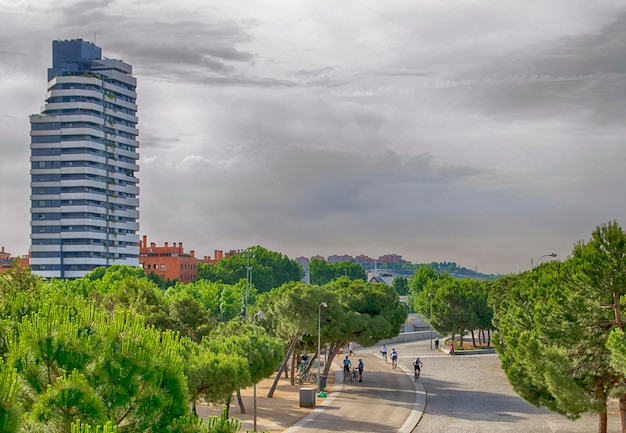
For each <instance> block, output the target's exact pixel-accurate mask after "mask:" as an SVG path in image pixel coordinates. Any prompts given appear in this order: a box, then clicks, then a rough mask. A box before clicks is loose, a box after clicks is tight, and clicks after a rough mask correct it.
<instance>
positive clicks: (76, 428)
mask: <svg viewBox="0 0 626 433" xmlns="http://www.w3.org/2000/svg"><path fill="white" fill-rule="evenodd" d="M70 433H117V427H116V426H114V425H113V423H112V422H111V421H109V422H107V423H106V424H104V425H96V426H91V425H89V424H85V423H83V422H82V421H81V420H77V421H76V422H75V423H73V424H72V430H71V432H70Z"/></svg>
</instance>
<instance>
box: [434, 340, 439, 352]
mask: <svg viewBox="0 0 626 433" xmlns="http://www.w3.org/2000/svg"><path fill="white" fill-rule="evenodd" d="M435 350H439V337H435Z"/></svg>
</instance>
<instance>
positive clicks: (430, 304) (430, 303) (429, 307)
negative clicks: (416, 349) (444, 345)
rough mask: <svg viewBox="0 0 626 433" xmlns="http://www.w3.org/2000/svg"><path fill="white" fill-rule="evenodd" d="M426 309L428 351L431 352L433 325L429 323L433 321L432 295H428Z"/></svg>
mask: <svg viewBox="0 0 626 433" xmlns="http://www.w3.org/2000/svg"><path fill="white" fill-rule="evenodd" d="M428 309H429V310H430V313H429V315H428V328H429V329H430V350H433V325H432V323H431V321H432V320H433V294H432V293H428Z"/></svg>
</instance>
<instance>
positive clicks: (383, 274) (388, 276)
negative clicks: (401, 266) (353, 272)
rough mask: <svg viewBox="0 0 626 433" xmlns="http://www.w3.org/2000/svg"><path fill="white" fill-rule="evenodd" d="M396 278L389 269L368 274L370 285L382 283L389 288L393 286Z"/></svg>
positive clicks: (375, 270)
mask: <svg viewBox="0 0 626 433" xmlns="http://www.w3.org/2000/svg"><path fill="white" fill-rule="evenodd" d="M395 277H396V276H395V275H394V274H393V273H392V272H389V271H388V270H387V269H373V270H371V271H369V272H368V273H367V281H368V282H370V283H381V284H386V285H388V286H391V285H393V280H394V278H395Z"/></svg>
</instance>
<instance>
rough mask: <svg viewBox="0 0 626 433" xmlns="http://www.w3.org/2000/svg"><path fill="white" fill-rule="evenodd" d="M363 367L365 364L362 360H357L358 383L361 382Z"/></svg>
mask: <svg viewBox="0 0 626 433" xmlns="http://www.w3.org/2000/svg"><path fill="white" fill-rule="evenodd" d="M364 367H365V363H364V362H363V360H362V359H359V366H358V369H359V382H363V368H364Z"/></svg>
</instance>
